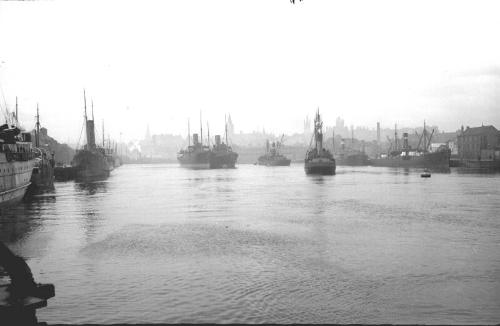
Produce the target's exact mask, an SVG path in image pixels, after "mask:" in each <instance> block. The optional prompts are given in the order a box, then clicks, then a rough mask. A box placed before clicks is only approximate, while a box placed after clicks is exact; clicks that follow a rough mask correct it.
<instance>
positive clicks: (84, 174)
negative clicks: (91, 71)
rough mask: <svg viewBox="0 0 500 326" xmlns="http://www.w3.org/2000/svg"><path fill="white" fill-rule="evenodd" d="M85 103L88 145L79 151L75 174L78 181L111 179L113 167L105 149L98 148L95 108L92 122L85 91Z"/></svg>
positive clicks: (73, 162) (76, 156) (73, 163)
mask: <svg viewBox="0 0 500 326" xmlns="http://www.w3.org/2000/svg"><path fill="white" fill-rule="evenodd" d="M83 101H84V108H85V130H86V134H87V144H86V145H85V146H84V147H83V149H80V150H77V151H76V154H75V156H74V157H73V160H72V161H71V165H72V166H73V167H74V174H75V178H76V179H77V180H83V181H91V180H100V179H105V178H107V177H109V175H110V173H111V170H112V168H111V166H110V164H109V162H108V160H107V158H106V153H105V149H104V148H102V147H98V146H96V143H95V129H94V108H93V107H92V120H89V119H88V118H87V100H86V97H85V90H84V91H83Z"/></svg>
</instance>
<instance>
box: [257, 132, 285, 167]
mask: <svg viewBox="0 0 500 326" xmlns="http://www.w3.org/2000/svg"><path fill="white" fill-rule="evenodd" d="M282 145H283V136H281V140H280V141H278V142H272V143H271V144H269V140H266V154H264V155H262V156H260V157H259V158H258V164H259V165H265V166H290V162H291V161H292V160H291V159H289V158H287V157H286V156H284V155H283V154H281V153H280V149H281V146H282Z"/></svg>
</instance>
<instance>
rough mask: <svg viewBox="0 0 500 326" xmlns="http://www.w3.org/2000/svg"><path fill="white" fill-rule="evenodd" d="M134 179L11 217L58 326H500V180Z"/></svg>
mask: <svg viewBox="0 0 500 326" xmlns="http://www.w3.org/2000/svg"><path fill="white" fill-rule="evenodd" d="M420 173H421V171H420V170H411V169H410V170H397V169H389V168H374V167H337V175H334V176H307V175H305V173H304V170H303V166H302V165H294V164H292V166H291V167H283V168H280V167H276V168H266V167H262V166H255V165H240V166H239V167H238V169H231V170H187V169H182V168H179V167H177V165H134V166H123V167H121V168H119V169H117V170H115V171H113V174H112V176H111V177H110V178H109V179H107V180H105V181H97V182H91V183H74V182H63V183H57V184H56V190H55V192H54V193H50V194H48V195H43V196H36V197H35V198H34V200H33V201H31V202H27V203H24V204H22V205H19V206H18V207H15V208H11V209H9V210H7V211H2V215H1V217H0V226H1V228H0V239H1V240H2V241H6V242H7V243H8V244H9V246H10V247H11V248H12V249H13V250H14V251H15V252H16V253H17V254H20V255H21V256H23V257H26V258H28V263H29V265H30V266H31V267H32V269H33V272H34V274H35V278H36V280H37V281H39V282H51V283H54V284H55V286H56V289H57V295H56V297H55V298H54V299H51V301H50V303H49V306H48V307H47V308H44V309H42V310H40V313H39V319H41V320H44V321H48V322H49V323H120V322H127V323H141V322H151V323H155V322H158V323H161V322H164V323H165V322H167V323H176V322H185V323H199V322H217V323H231V322H232V323H237V322H243V323H262V322H270V323H304V322H314V323H496V322H498V320H499V318H500V314H499V311H500V309H498V308H499V307H500V277H499V274H498V271H499V270H500V255H499V254H498V244H499V243H500V221H499V219H498V217H497V215H498V211H500V202H499V201H498V198H500V174H495V175H488V177H484V175H473V174H468V175H463V174H460V173H459V172H457V171H456V170H452V171H451V173H436V174H433V175H432V178H429V179H422V178H420Z"/></svg>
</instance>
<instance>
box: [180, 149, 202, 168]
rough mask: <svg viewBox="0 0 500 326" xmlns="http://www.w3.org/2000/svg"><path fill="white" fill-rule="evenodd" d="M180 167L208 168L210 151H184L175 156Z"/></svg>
mask: <svg viewBox="0 0 500 326" xmlns="http://www.w3.org/2000/svg"><path fill="white" fill-rule="evenodd" d="M177 160H178V161H179V163H180V164H181V166H182V167H185V168H189V169H196V170H198V169H210V152H209V151H204V152H186V153H183V154H181V155H178V156H177Z"/></svg>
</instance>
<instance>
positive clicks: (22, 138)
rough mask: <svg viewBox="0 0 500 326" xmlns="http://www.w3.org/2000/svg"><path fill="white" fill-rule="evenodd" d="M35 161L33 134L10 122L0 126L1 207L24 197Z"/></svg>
mask: <svg viewBox="0 0 500 326" xmlns="http://www.w3.org/2000/svg"><path fill="white" fill-rule="evenodd" d="M34 163H35V157H34V153H33V149H32V145H31V134H29V133H22V132H21V130H20V129H19V128H17V127H15V126H11V127H9V125H8V124H4V125H2V126H0V207H3V206H7V205H9V204H14V203H16V202H18V201H20V200H21V199H22V198H23V197H24V195H25V193H26V190H27V189H28V186H29V185H30V179H31V174H32V172H33V166H34Z"/></svg>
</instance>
